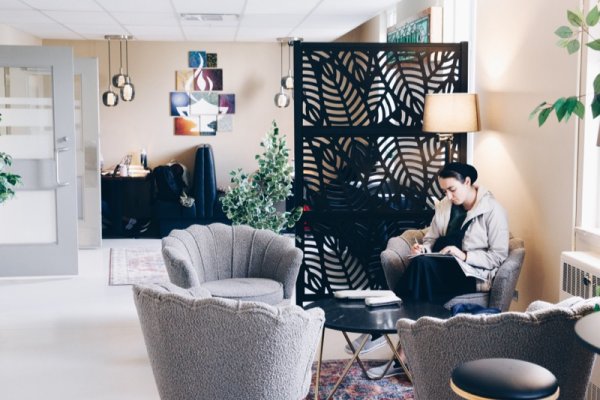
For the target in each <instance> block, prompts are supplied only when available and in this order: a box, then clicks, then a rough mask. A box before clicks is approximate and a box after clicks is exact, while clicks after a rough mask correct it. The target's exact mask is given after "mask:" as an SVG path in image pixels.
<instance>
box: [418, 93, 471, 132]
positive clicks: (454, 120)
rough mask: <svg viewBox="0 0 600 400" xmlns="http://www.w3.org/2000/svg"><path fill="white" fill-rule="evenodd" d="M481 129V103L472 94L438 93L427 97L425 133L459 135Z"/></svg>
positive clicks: (424, 121) (424, 115) (424, 113)
mask: <svg viewBox="0 0 600 400" xmlns="http://www.w3.org/2000/svg"><path fill="white" fill-rule="evenodd" d="M479 129H480V123H479V102H478V99H477V95H476V94H472V93H436V94H427V95H426V96H425V109H424V110H423V132H435V133H458V132H476V131H478V130H479Z"/></svg>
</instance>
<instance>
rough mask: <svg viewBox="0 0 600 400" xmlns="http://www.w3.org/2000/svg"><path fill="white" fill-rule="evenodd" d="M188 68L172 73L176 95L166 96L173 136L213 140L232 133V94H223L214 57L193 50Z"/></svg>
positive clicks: (215, 55)
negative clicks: (220, 134) (221, 133)
mask: <svg viewBox="0 0 600 400" xmlns="http://www.w3.org/2000/svg"><path fill="white" fill-rule="evenodd" d="M188 67H189V69H182V70H178V71H175V91H174V92H170V93H169V108H170V115H171V116H172V117H174V121H173V126H174V134H175V135H183V136H214V135H216V134H217V132H232V131H233V114H235V94H232V93H215V92H216V91H221V90H223V70H222V69H221V68H217V54H216V53H207V52H206V51H198V50H192V51H189V52H188Z"/></svg>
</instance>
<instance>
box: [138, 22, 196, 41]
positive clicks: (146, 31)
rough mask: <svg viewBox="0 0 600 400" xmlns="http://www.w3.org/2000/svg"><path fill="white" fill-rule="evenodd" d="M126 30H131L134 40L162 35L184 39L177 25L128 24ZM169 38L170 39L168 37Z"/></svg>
mask: <svg viewBox="0 0 600 400" xmlns="http://www.w3.org/2000/svg"><path fill="white" fill-rule="evenodd" d="M127 30H128V31H129V32H131V34H132V35H133V37H134V38H135V39H136V40H144V39H143V38H144V37H149V36H152V37H154V38H157V37H159V36H160V35H164V36H165V37H168V38H172V37H175V36H177V37H179V38H180V39H179V40H184V37H183V35H182V32H181V29H180V28H179V27H178V26H152V25H128V26H127ZM169 40H170V39H169Z"/></svg>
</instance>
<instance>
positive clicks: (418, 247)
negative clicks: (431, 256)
mask: <svg viewBox="0 0 600 400" xmlns="http://www.w3.org/2000/svg"><path fill="white" fill-rule="evenodd" d="M410 253H411V254H412V255H417V254H422V253H425V247H423V245H422V244H419V242H418V241H417V239H416V238H415V243H414V244H413V245H412V247H411V248H410Z"/></svg>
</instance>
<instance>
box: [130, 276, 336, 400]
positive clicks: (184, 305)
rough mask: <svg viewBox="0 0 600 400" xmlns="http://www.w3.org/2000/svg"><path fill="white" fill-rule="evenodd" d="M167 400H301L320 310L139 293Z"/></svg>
mask: <svg viewBox="0 0 600 400" xmlns="http://www.w3.org/2000/svg"><path fill="white" fill-rule="evenodd" d="M133 292H134V301H135V305H136V307H137V311H138V315H139V319H140V324H141V327H142V332H143V334H144V341H145V343H146V348H147V350H148V356H149V358H150V364H151V366H152V371H153V373H154V379H155V381H156V385H157V387H158V392H159V394H160V398H161V399H162V400H199V399H211V400H213V399H214V400H216V399H219V400H239V399H247V400H298V399H303V398H304V397H305V396H306V395H307V394H308V391H309V388H310V382H311V377H312V370H311V366H312V361H313V358H314V356H315V351H316V349H317V344H318V343H319V340H320V338H321V330H322V328H323V322H324V320H325V316H324V313H323V310H321V309H319V308H315V309H311V310H303V309H302V308H300V307H298V306H296V305H289V304H288V305H283V306H277V307H275V306H271V305H269V304H265V303H262V302H245V301H240V300H229V299H221V298H211V297H210V294H209V293H208V292H207V291H205V290H204V289H202V288H200V287H194V288H191V289H183V288H180V287H178V286H175V285H173V284H170V283H168V284H164V285H143V286H134V288H133Z"/></svg>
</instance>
